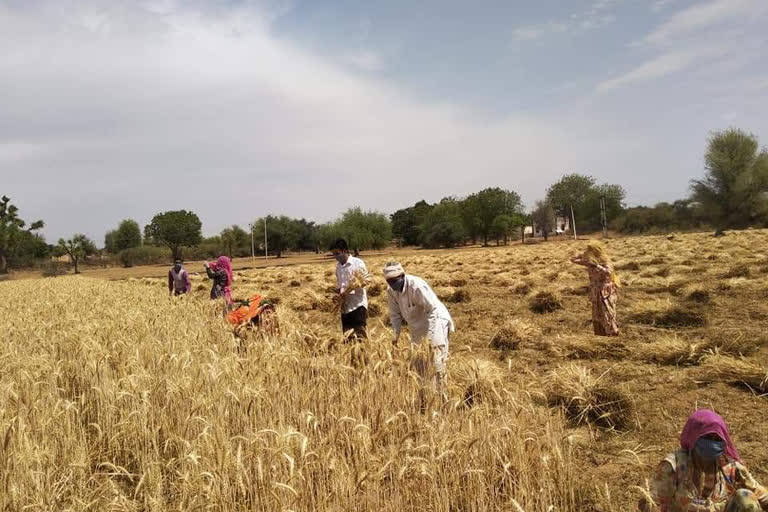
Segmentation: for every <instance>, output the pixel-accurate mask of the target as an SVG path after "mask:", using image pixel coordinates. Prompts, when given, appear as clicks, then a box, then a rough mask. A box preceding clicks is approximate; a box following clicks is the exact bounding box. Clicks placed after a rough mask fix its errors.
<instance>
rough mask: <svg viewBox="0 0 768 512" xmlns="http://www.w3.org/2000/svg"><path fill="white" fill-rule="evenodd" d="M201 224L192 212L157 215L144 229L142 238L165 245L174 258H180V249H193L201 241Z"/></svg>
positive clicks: (171, 212)
mask: <svg viewBox="0 0 768 512" xmlns="http://www.w3.org/2000/svg"><path fill="white" fill-rule="evenodd" d="M201 230H202V223H201V222H200V218H199V217H198V216H197V215H195V214H194V213H193V212H188V211H186V210H175V211H169V212H163V213H158V214H157V215H155V216H154V217H153V218H152V222H150V223H149V224H147V225H146V226H145V227H144V237H145V238H146V239H148V240H151V241H152V242H154V243H156V244H160V245H165V246H166V247H168V248H169V249H170V250H171V252H172V253H173V257H174V258H181V248H182V247H194V246H196V245H198V244H199V243H200V242H201V241H202V238H203V237H202V232H201Z"/></svg>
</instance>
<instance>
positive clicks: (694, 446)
mask: <svg viewBox="0 0 768 512" xmlns="http://www.w3.org/2000/svg"><path fill="white" fill-rule="evenodd" d="M638 509H639V510H640V511H641V512H761V511H768V491H766V489H765V487H763V486H761V485H760V484H759V483H757V481H756V480H755V479H754V478H753V477H752V475H751V474H750V473H749V471H748V470H747V468H746V467H745V466H744V465H743V464H742V463H741V459H740V458H739V452H738V451H737V450H736V447H735V446H734V444H733V442H732V441H731V435H730V432H729V431H728V425H727V424H726V423H725V420H723V418H721V417H720V415H718V414H717V413H715V412H714V411H710V410H708V409H700V410H698V411H696V412H694V413H693V414H692V415H691V416H690V417H689V418H688V421H687V422H686V423H685V427H683V432H682V434H681V435H680V450H678V451H676V452H675V453H671V454H669V455H667V457H666V458H665V459H664V460H663V461H661V463H660V464H659V465H658V467H657V468H656V472H655V474H654V475H653V479H652V481H651V483H650V492H649V496H647V497H644V498H642V499H641V500H640V503H639V504H638Z"/></svg>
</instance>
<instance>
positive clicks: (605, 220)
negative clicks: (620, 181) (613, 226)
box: [600, 196, 608, 238]
mask: <svg viewBox="0 0 768 512" xmlns="http://www.w3.org/2000/svg"><path fill="white" fill-rule="evenodd" d="M600 222H601V223H602V224H603V238H608V214H607V213H606V211H605V196H600Z"/></svg>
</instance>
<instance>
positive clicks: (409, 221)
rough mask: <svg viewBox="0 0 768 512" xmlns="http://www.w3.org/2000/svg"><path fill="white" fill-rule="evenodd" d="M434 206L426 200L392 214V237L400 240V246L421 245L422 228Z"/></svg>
mask: <svg viewBox="0 0 768 512" xmlns="http://www.w3.org/2000/svg"><path fill="white" fill-rule="evenodd" d="M432 208H433V206H432V205H430V204H429V203H427V202H426V201H424V200H421V201H419V202H418V203H416V204H414V205H413V206H411V207H409V208H403V209H402V210H397V211H396V212H395V213H393V214H392V216H391V217H390V219H391V220H392V235H393V236H394V237H395V238H397V239H398V240H399V243H400V245H419V244H420V243H421V238H422V232H421V226H422V223H423V222H424V219H426V217H427V215H428V214H429V213H430V211H431V210H432Z"/></svg>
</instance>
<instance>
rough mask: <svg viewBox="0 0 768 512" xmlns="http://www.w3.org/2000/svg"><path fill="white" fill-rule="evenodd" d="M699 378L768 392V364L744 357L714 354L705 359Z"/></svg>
mask: <svg viewBox="0 0 768 512" xmlns="http://www.w3.org/2000/svg"><path fill="white" fill-rule="evenodd" d="M699 379H700V380H702V381H707V382H726V383H728V384H734V385H737V386H745V387H747V388H749V389H751V390H752V391H755V392H757V393H768V366H765V365H760V364H757V363H754V362H752V361H747V360H745V359H744V358H737V357H730V356H724V355H720V354H713V355H711V356H709V357H707V358H706V359H705V360H704V362H703V364H702V366H701V372H700V374H699Z"/></svg>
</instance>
